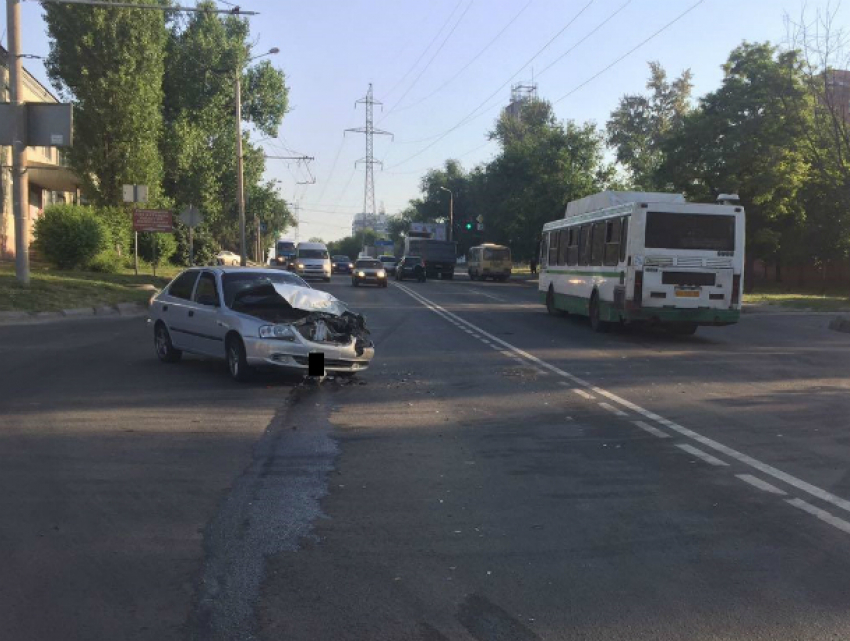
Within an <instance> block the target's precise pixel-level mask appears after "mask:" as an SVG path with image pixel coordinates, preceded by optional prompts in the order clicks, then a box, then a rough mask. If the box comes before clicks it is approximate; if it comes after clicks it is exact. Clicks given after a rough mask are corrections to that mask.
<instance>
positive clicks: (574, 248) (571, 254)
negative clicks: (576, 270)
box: [567, 227, 578, 265]
mask: <svg viewBox="0 0 850 641" xmlns="http://www.w3.org/2000/svg"><path fill="white" fill-rule="evenodd" d="M577 263H578V227H570V242H569V247H568V248H567V265H576V264H577Z"/></svg>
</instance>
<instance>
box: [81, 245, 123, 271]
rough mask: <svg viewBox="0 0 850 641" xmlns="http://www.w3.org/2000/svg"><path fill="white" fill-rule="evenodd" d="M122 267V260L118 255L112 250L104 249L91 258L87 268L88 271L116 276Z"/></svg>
mask: <svg viewBox="0 0 850 641" xmlns="http://www.w3.org/2000/svg"><path fill="white" fill-rule="evenodd" d="M122 266H123V259H122V258H121V256H119V255H118V252H116V251H115V250H114V249H106V250H104V251H102V252H100V253H99V254H98V255H97V256H95V257H94V258H92V259H91V261H89V264H88V265H87V268H88V270H89V271H93V272H98V273H100V274H116V273H118V272H119V271H121V267H122Z"/></svg>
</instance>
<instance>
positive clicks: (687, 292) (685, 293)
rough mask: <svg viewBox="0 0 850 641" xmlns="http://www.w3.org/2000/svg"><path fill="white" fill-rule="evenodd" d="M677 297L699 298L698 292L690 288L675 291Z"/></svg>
mask: <svg viewBox="0 0 850 641" xmlns="http://www.w3.org/2000/svg"><path fill="white" fill-rule="evenodd" d="M676 296H678V297H679V298H699V292H698V291H695V290H692V289H680V290H679V291H677V292H676Z"/></svg>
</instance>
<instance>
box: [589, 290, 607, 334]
mask: <svg viewBox="0 0 850 641" xmlns="http://www.w3.org/2000/svg"><path fill="white" fill-rule="evenodd" d="M589 315H590V327H591V329H592V330H593V331H594V332H599V333H600V334H602V333H605V332H607V331H608V323H606V322H605V321H603V320H602V318H601V312H600V310H599V294H597V293H596V292H593V296H591V298H590V310H589Z"/></svg>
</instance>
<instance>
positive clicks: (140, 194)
mask: <svg viewBox="0 0 850 641" xmlns="http://www.w3.org/2000/svg"><path fill="white" fill-rule="evenodd" d="M121 191H122V193H123V196H124V202H125V203H146V202H148V186H147V185H124V186H123V188H122V190H121Z"/></svg>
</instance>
